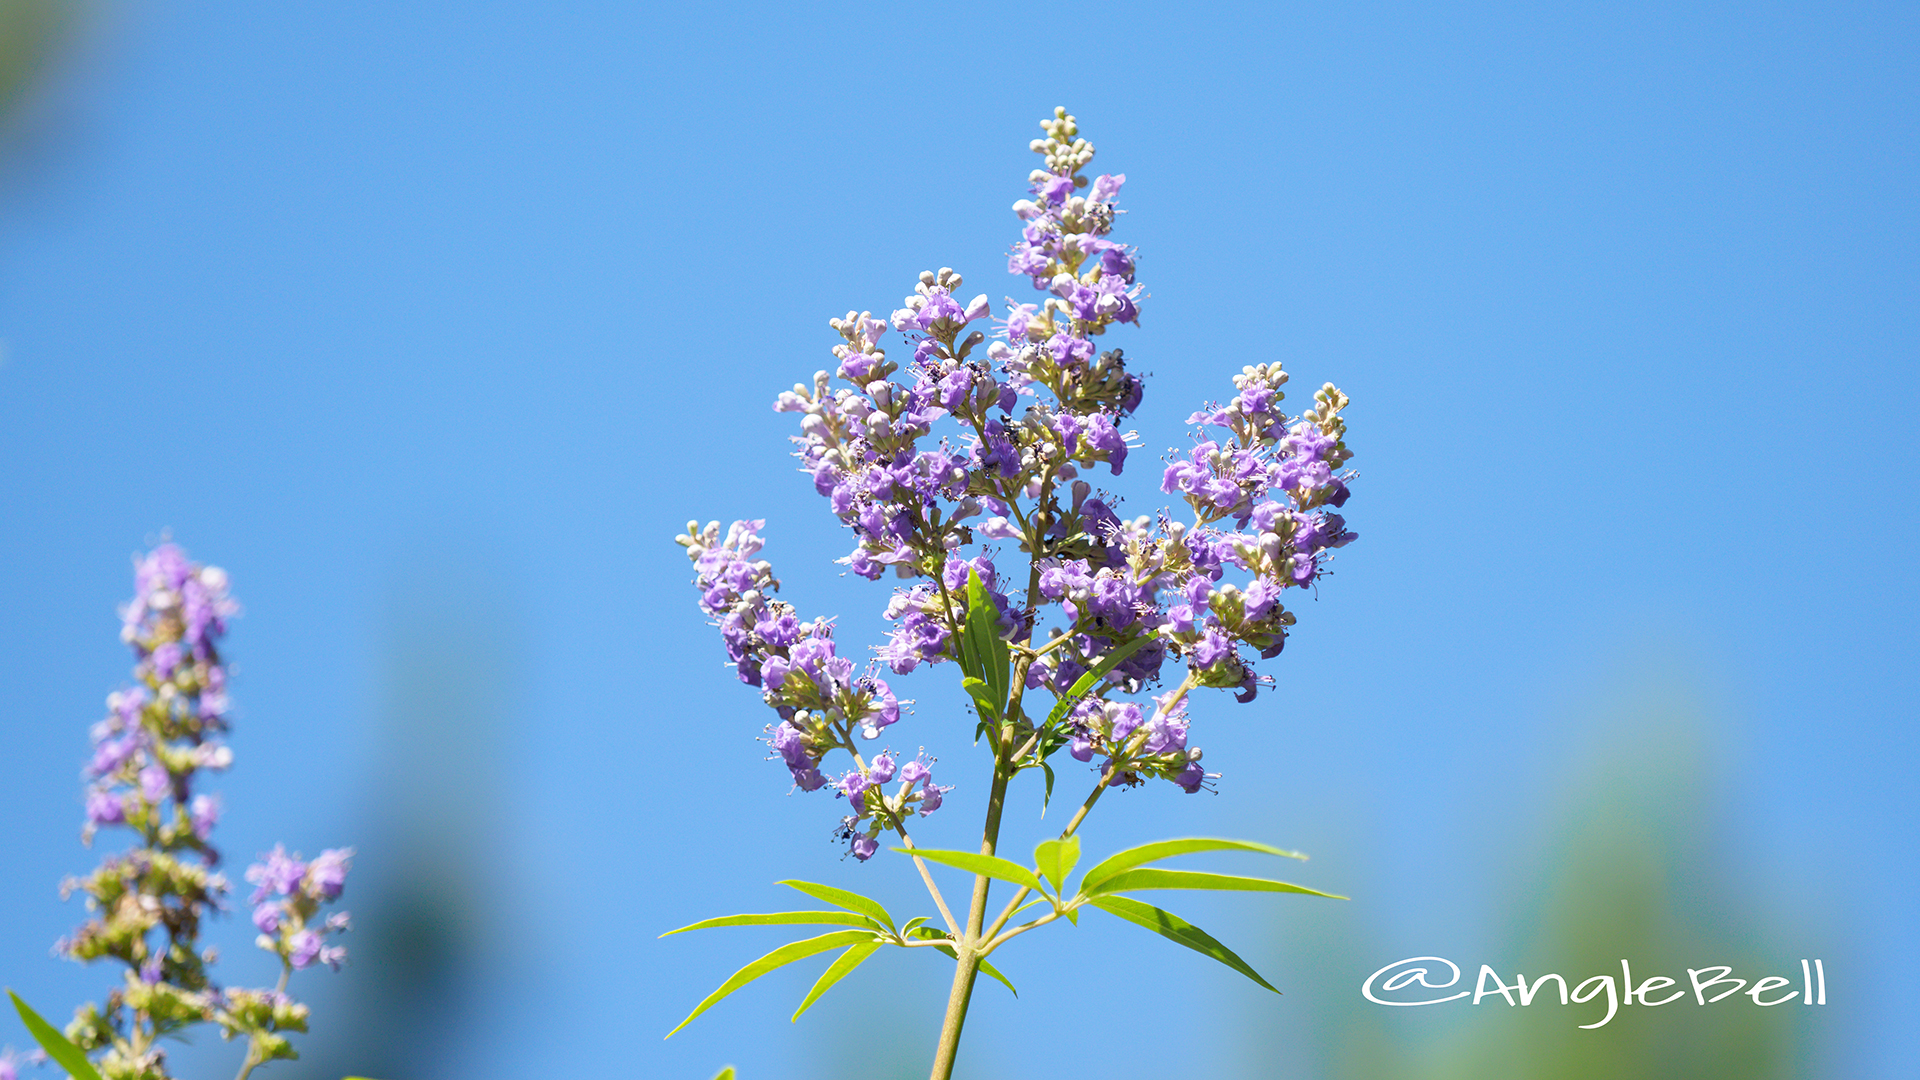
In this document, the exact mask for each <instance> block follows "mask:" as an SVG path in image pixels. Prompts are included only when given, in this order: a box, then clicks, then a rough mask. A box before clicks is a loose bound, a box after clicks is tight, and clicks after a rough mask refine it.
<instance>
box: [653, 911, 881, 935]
mask: <svg viewBox="0 0 1920 1080" xmlns="http://www.w3.org/2000/svg"><path fill="white" fill-rule="evenodd" d="M717 926H862V927H871V928H873V929H875V930H879V929H881V925H880V923H879V922H877V921H875V920H874V919H873V918H872V917H870V916H866V915H857V914H855V913H853V912H851V911H774V912H769V913H767V914H765V915H722V916H720V917H719V918H717V919H702V920H700V921H699V922H697V923H693V924H691V925H689V926H682V927H680V928H679V929H678V930H669V931H667V933H666V934H661V935H660V936H661V937H666V936H667V934H684V933H686V932H687V931H689V930H711V929H713V928H714V927H717Z"/></svg>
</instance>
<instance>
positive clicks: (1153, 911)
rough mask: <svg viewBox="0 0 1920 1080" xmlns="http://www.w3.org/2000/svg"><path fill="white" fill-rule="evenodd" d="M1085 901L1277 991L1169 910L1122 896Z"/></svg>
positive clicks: (1239, 960) (1236, 958)
mask: <svg viewBox="0 0 1920 1080" xmlns="http://www.w3.org/2000/svg"><path fill="white" fill-rule="evenodd" d="M1087 902H1088V903H1090V904H1092V905H1093V906H1094V907H1097V908H1099V909H1100V910H1101V911H1104V912H1106V913H1107V914H1109V915H1117V916H1119V917H1120V918H1122V919H1125V920H1127V921H1128V922H1130V923H1139V924H1140V925H1141V926H1144V927H1146V928H1147V929H1149V930H1151V931H1153V932H1154V933H1156V934H1159V935H1160V936H1161V937H1164V938H1166V939H1167V940H1169V941H1174V942H1177V943H1179V944H1181V945H1185V946H1186V947H1187V948H1189V949H1192V950H1193V951H1194V952H1197V953H1200V954H1201V955H1203V956H1210V957H1212V958H1214V959H1215V960H1218V961H1220V962H1221V963H1223V964H1225V965H1227V966H1228V967H1230V968H1232V969H1233V970H1235V971H1237V972H1239V973H1240V974H1242V975H1245V976H1246V977H1247V978H1249V979H1252V980H1253V981H1254V982H1257V983H1259V984H1260V985H1261V986H1264V987H1266V988H1267V989H1269V990H1273V992H1274V993H1276V994H1277V993H1279V992H1280V991H1278V990H1275V989H1274V986H1273V984H1272V983H1270V982H1268V981H1267V980H1265V979H1263V978H1261V977H1260V973H1259V972H1257V971H1255V970H1253V967H1252V966H1251V965H1250V964H1248V963H1247V962H1246V961H1245V960H1242V959H1240V957H1239V955H1238V954H1236V953H1235V952H1234V951H1233V950H1232V949H1229V948H1227V947H1226V946H1225V945H1222V944H1220V943H1219V942H1218V941H1215V940H1214V938H1213V935H1211V934H1209V933H1207V932H1206V931H1205V930H1202V929H1200V928H1199V927H1197V926H1195V925H1193V924H1192V923H1190V922H1188V921H1187V920H1185V919H1183V918H1181V917H1180V916H1178V915H1175V914H1174V913H1172V912H1171V911H1162V910H1160V909H1159V908H1157V907H1154V906H1153V905H1152V904H1143V903H1141V902H1140V901H1138V900H1130V899H1128V898H1127V897H1124V896H1096V897H1094V898H1093V899H1092V900H1089V901H1087Z"/></svg>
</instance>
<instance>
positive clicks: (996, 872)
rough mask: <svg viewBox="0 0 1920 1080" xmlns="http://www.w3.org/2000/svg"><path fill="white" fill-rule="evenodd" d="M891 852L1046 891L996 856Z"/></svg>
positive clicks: (909, 850) (925, 850) (913, 850)
mask: <svg viewBox="0 0 1920 1080" xmlns="http://www.w3.org/2000/svg"><path fill="white" fill-rule="evenodd" d="M893 850H895V851H897V852H899V853H901V854H902V855H918V856H919V857H920V858H922V859H925V860H927V861H928V862H937V863H942V864H944V865H947V866H952V867H956V868H958V869H961V870H965V871H968V872H969V873H974V874H985V875H986V876H988V877H990V878H998V879H999V880H1001V881H1005V882H1010V883H1012V884H1014V885H1019V886H1022V887H1024V888H1028V889H1032V890H1034V891H1035V892H1040V893H1044V892H1046V891H1047V890H1046V887H1045V886H1044V885H1041V884H1040V879H1039V878H1037V877H1034V876H1033V871H1031V870H1029V869H1027V868H1026V867H1024V866H1021V865H1020V864H1019V863H1017V862H1014V861H1012V860H1011V859H1003V858H1001V857H1000V856H998V855H982V854H980V853H979V852H977V851H940V850H937V849H932V848H898V847H897V848H894V849H893Z"/></svg>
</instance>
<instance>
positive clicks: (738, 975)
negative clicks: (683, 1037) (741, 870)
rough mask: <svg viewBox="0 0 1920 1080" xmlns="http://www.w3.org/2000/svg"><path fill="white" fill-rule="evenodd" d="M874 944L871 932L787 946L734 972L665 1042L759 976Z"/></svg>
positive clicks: (836, 933) (828, 936) (846, 933)
mask: <svg viewBox="0 0 1920 1080" xmlns="http://www.w3.org/2000/svg"><path fill="white" fill-rule="evenodd" d="M872 940H873V932H872V931H870V930H835V931H833V932H832V933H830V934H821V935H820V936H819V937H810V938H805V939H802V940H800V941H792V942H788V943H787V944H785V945H782V946H780V947H779V948H777V949H775V950H773V951H772V952H770V953H768V954H767V955H765V956H763V957H761V958H760V959H758V960H755V961H754V962H753V963H751V964H748V965H747V966H746V967H743V968H741V969H740V970H739V971H736V972H734V973H733V975H732V976H731V977H729V978H728V979H727V981H726V982H723V983H721V984H720V989H718V990H715V991H714V992H713V993H711V994H708V995H707V996H706V997H705V998H704V999H703V1000H702V1001H701V1002H700V1004H698V1005H695V1006H694V1007H693V1011H692V1012H690V1013H688V1014H687V1018H686V1019H685V1020H682V1021H680V1023H678V1024H677V1025H675V1026H674V1029H673V1031H669V1032H667V1034H666V1036H665V1038H669V1039H671V1038H673V1032H674V1031H679V1030H680V1029H681V1028H683V1027H686V1026H687V1025H688V1024H691V1023H693V1018H694V1017H696V1016H699V1015H700V1014H701V1013H703V1012H706V1011H707V1009H709V1008H710V1007H712V1006H713V1004H714V1003H715V1002H717V1001H719V1000H720V999H721V998H724V997H726V996H727V995H728V994H731V993H733V992H734V991H735V990H738V989H740V988H741V987H743V986H745V985H747V984H748V983H750V982H752V981H753V980H755V979H757V978H759V977H760V976H762V975H765V974H766V973H767V972H769V971H772V970H773V969H774V968H777V967H781V966H783V965H786V964H791V963H793V962H794V961H795V960H803V959H805V958H807V957H809V956H812V955H813V954H815V953H823V952H826V951H827V950H828V949H837V948H839V947H840V946H842V945H852V944H854V943H856V942H862V941H872Z"/></svg>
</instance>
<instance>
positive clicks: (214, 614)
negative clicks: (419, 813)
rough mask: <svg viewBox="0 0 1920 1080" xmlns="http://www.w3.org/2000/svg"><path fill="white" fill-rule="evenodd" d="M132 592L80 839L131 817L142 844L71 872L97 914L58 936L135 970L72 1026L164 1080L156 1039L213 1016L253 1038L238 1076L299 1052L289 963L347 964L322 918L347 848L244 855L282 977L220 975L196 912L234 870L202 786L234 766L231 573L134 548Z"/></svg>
mask: <svg viewBox="0 0 1920 1080" xmlns="http://www.w3.org/2000/svg"><path fill="white" fill-rule="evenodd" d="M134 589H135V595H134V598H133V600H132V601H130V602H129V603H127V604H126V605H125V606H124V607H123V608H122V609H121V613H120V614H121V622H122V626H121V632H120V636H121V639H122V640H123V641H125V642H126V643H127V644H128V645H129V646H131V647H132V649H133V654H134V659H135V663H134V668H133V677H134V685H133V686H132V687H129V688H127V689H123V690H119V691H116V692H115V693H113V694H111V695H109V696H108V698H107V716H106V719H104V720H101V721H100V722H99V723H97V724H95V725H94V727H93V733H92V734H93V758H92V760H91V761H89V762H88V764H87V767H86V770H85V775H86V778H87V780H88V788H87V796H86V824H85V827H84V829H83V837H84V839H85V840H86V841H87V842H88V843H92V841H93V839H94V836H95V834H96V833H97V832H98V830H100V829H103V828H108V827H123V828H126V829H130V830H132V832H133V833H134V836H135V840H136V843H135V845H134V847H132V848H131V849H129V850H127V851H125V852H122V853H120V854H117V855H110V856H108V857H107V858H106V859H105V860H104V861H103V862H102V863H101V865H100V866H99V867H98V868H97V869H95V870H94V871H93V872H92V873H90V874H88V875H87V876H86V877H84V878H79V879H69V880H68V881H67V882H65V883H64V884H63V886H62V893H63V895H71V894H72V893H73V892H76V891H77V892H80V893H83V894H84V895H85V896H86V898H87V910H88V911H89V912H91V913H92V915H91V917H90V918H89V919H88V920H87V922H86V924H85V925H83V926H81V927H80V928H79V929H78V930H76V931H75V932H74V933H73V935H72V936H71V937H68V938H65V939H62V940H61V941H60V943H59V944H58V945H56V946H55V951H56V952H58V953H60V954H62V955H65V956H68V957H70V958H72V959H74V960H79V961H83V962H91V961H94V960H101V959H113V960H118V961H120V962H121V963H123V964H125V965H126V967H127V971H126V974H125V979H124V983H123V985H122V986H120V987H117V988H115V989H114V990H113V991H112V992H110V993H109V994H108V996H107V1004H106V1007H105V1008H101V1007H99V1006H97V1005H94V1004H91V1003H89V1004H87V1005H85V1006H83V1007H82V1008H81V1009H80V1010H78V1012H77V1013H76V1015H75V1018H74V1021H73V1023H71V1024H69V1025H68V1026H67V1030H66V1034H67V1037H68V1038H69V1039H71V1040H72V1041H73V1042H74V1043H75V1044H76V1045H78V1046H79V1047H80V1048H81V1049H82V1050H86V1051H96V1050H101V1049H105V1050H106V1053H105V1054H104V1055H103V1056H101V1057H100V1058H99V1059H98V1062H97V1064H98V1068H99V1071H100V1073H101V1075H102V1076H103V1077H104V1078H105V1080H163V1078H165V1077H166V1076H167V1072H166V1054H165V1051H164V1050H163V1049H162V1048H161V1047H160V1046H159V1045H158V1040H159V1039H160V1037H162V1036H166V1035H176V1034H178V1033H179V1032H181V1031H182V1030H184V1029H186V1028H188V1027H190V1026H192V1025H194V1024H198V1023H203V1022H210V1023H213V1024H216V1025H217V1026H218V1027H219V1028H220V1032H221V1035H222V1036H223V1037H225V1038H228V1039H231V1038H235V1037H244V1038H245V1039H246V1040H247V1043H248V1048H247V1059H246V1060H247V1064H246V1065H245V1066H244V1067H243V1069H242V1075H244V1074H245V1072H246V1071H248V1070H250V1069H251V1068H253V1067H255V1066H258V1065H260V1064H263V1063H264V1062H267V1061H271V1060H274V1059H276V1058H291V1057H295V1056H297V1055H296V1054H295V1052H294V1050H293V1048H292V1046H291V1045H290V1044H289V1043H288V1041H287V1038H286V1035H285V1034H284V1033H285V1032H292V1031H305V1030H306V1029H307V1007H306V1006H304V1005H302V1004H300V1003H298V1002H296V1001H294V1000H293V999H292V998H290V997H288V996H287V994H286V983H287V975H288V974H289V973H291V972H292V971H294V970H296V969H299V968H305V967H308V966H311V965H313V964H315V963H321V964H326V965H328V966H330V967H332V968H334V969H335V970H338V969H339V967H340V965H341V964H342V963H343V962H344V961H345V959H346V950H345V949H344V948H342V947H340V946H339V945H335V944H329V939H330V938H331V936H332V935H334V934H337V933H339V932H341V931H344V930H346V929H347V927H348V919H347V915H346V913H345V912H338V913H334V914H331V915H328V916H326V917H324V918H322V917H321V916H320V909H321V908H322V907H323V906H325V905H327V904H329V903H331V902H332V901H333V900H335V899H337V898H338V897H339V896H340V893H341V890H342V889H343V888H344V886H345V883H346V875H347V869H348V866H349V862H350V859H351V857H352V855H353V852H352V850H351V849H340V850H333V851H325V852H322V853H321V854H320V855H319V856H318V857H317V858H315V859H313V860H312V861H311V862H302V861H301V860H300V859H299V857H298V856H289V855H288V854H287V853H286V852H285V850H284V849H282V848H279V847H276V848H274V850H273V852H272V853H271V854H269V855H265V856H263V857H262V860H263V861H261V862H260V863H258V864H256V865H254V866H252V867H251V868H249V869H248V870H247V872H246V880H247V881H248V882H250V883H253V884H255V885H257V886H258V888H257V889H256V890H255V891H254V893H253V896H252V902H253V903H254V905H255V907H254V912H253V922H254V925H255V926H256V927H257V928H258V929H259V930H260V936H259V937H258V939H257V944H258V945H259V946H260V947H261V948H263V949H265V950H267V951H268V952H270V953H273V954H274V955H275V956H277V957H278V958H279V959H280V961H281V968H282V975H281V978H280V982H279V985H278V986H276V987H275V988H274V989H272V990H246V989H239V988H233V987H224V988H223V987H220V986H217V985H215V984H214V983H213V981H212V980H211V978H210V977H209V975H208V971H207V969H208V967H209V966H210V965H211V964H212V963H213V962H214V961H215V959H216V958H217V954H216V951H215V950H214V949H212V948H208V949H205V950H201V949H200V948H199V946H198V938H199V933H200V924H201V921H202V920H203V919H204V918H205V917H206V916H207V914H208V913H209V912H210V911H217V910H221V909H222V906H223V905H222V900H223V899H224V898H225V897H226V895H227V894H228V892H229V889H230V883H229V882H228V880H227V878H226V877H225V876H224V875H222V874H220V873H218V872H216V871H215V870H214V867H215V866H216V865H217V864H218V863H219V861H220V854H219V852H218V851H217V850H216V849H215V848H214V847H213V845H212V843H211V837H212V833H213V830H214V827H215V825H216V824H217V823H218V821H219V819H220V811H221V804H220V798H219V796H218V795H214V794H211V793H208V792H204V791H200V790H198V784H199V775H200V773H201V772H202V771H203V770H210V771H220V770H224V769H226V768H227V767H228V766H230V765H231V764H232V763H233V751H232V750H231V749H230V748H229V747H228V746H227V745H226V743H225V742H224V741H223V739H222V736H224V735H225V733H226V732H227V730H228V713H229V708H230V706H229V702H228V698H227V689H226V688H227V668H226V664H225V662H224V660H223V659H222V658H221V655H220V652H219V648H218V643H219V639H220V638H221V637H222V636H223V635H224V634H225V633H226V629H227V620H228V619H230V618H232V617H233V616H235V615H236V614H238V613H239V610H240V609H239V605H238V604H236V603H235V602H234V600H233V598H232V596H231V595H230V594H229V592H228V584H227V575H226V573H225V572H224V571H222V570H221V569H220V568H219V567H214V566H199V565H196V564H194V563H192V562H191V561H189V560H188V558H187V555H186V552H184V551H182V550H181V549H180V548H179V547H177V546H175V545H174V544H171V543H162V544H161V545H160V546H158V547H156V548H155V549H154V550H153V551H152V552H150V553H148V554H147V555H146V556H145V557H143V558H140V559H138V560H136V563H135V570H134Z"/></svg>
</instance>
